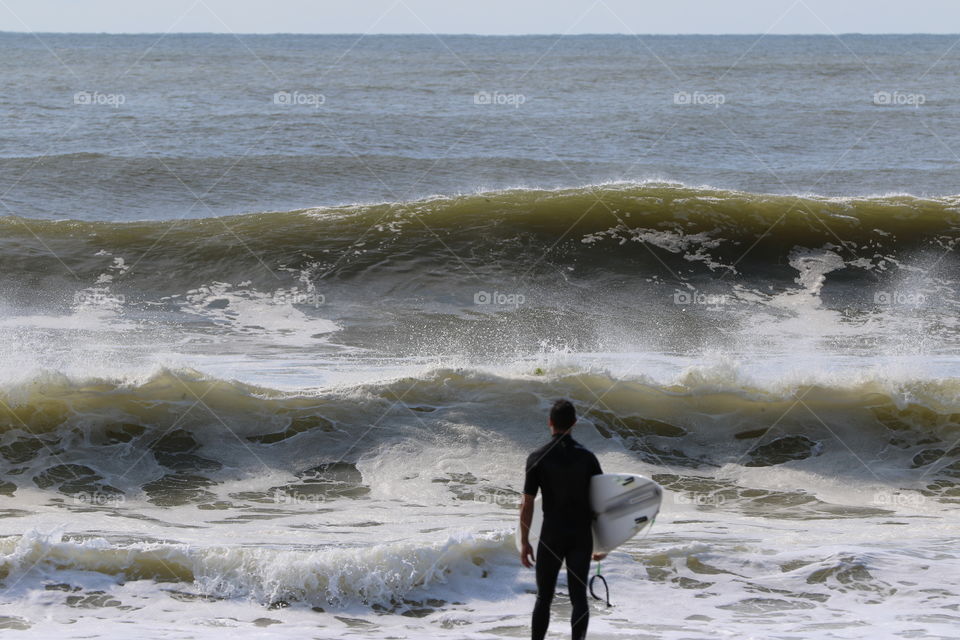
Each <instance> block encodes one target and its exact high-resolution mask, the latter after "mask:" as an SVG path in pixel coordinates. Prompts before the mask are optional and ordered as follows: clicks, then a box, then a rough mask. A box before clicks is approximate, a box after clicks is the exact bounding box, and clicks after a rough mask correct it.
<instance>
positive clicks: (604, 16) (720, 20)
mask: <svg viewBox="0 0 960 640" xmlns="http://www.w3.org/2000/svg"><path fill="white" fill-rule="evenodd" d="M0 30H2V31H70V32H100V31H106V32H113V33H116V32H166V31H175V32H176V31H183V32H196V31H200V32H231V31H232V32H237V33H277V32H286V33H291V32H293V33H430V32H436V33H481V34H517V33H641V34H647V33H766V32H770V33H831V32H833V33H852V32H859V33H956V32H958V31H960V1H958V0H909V1H899V0H898V1H888V2H877V0H658V1H656V2H652V1H649V0H596V1H592V0H583V1H580V0H473V1H471V2H466V1H464V0H340V1H336V2H329V1H321V0H312V1H311V0H269V1H265V0H163V1H160V0H0Z"/></svg>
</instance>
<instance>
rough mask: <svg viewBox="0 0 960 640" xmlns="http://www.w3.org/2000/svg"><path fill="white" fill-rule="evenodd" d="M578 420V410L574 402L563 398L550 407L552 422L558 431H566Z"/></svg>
mask: <svg viewBox="0 0 960 640" xmlns="http://www.w3.org/2000/svg"><path fill="white" fill-rule="evenodd" d="M576 421H577V410H576V409H574V408H573V403H572V402H570V401H569V400H565V399H563V398H561V399H560V400H557V401H556V402H554V403H553V406H552V407H550V423H551V424H552V425H553V426H554V428H555V429H557V430H558V431H566V430H567V429H569V428H570V427H572V426H573V425H574V423H575V422H576Z"/></svg>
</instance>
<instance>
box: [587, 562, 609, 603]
mask: <svg viewBox="0 0 960 640" xmlns="http://www.w3.org/2000/svg"><path fill="white" fill-rule="evenodd" d="M597 579H599V580H600V582H602V583H603V590H604V591H606V598H601V597H600V596H598V595H597V594H596V593H594V592H593V581H594V580H597ZM588 586H589V587H590V595H591V596H593V599H594V600H604V599H605V600H606V602H607V606H608V607H612V606H613V605H612V604H610V587H609V586H608V585H607V579H606V578H604V577H603V576H602V575H600V563H599V562H598V563H597V573H596V575H594V576H593V577H592V578H590V584H589V585H588Z"/></svg>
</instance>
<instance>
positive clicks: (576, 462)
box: [520, 400, 606, 640]
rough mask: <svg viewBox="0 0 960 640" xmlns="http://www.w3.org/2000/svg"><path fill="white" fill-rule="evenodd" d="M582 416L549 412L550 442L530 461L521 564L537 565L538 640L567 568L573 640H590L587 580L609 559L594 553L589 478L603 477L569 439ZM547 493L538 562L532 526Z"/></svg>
mask: <svg viewBox="0 0 960 640" xmlns="http://www.w3.org/2000/svg"><path fill="white" fill-rule="evenodd" d="M576 422H577V411H576V409H575V408H574V406H573V404H572V403H571V402H570V401H569V400H557V401H556V402H554V403H553V406H552V407H551V408H550V421H549V425H550V433H551V434H552V436H553V437H552V438H551V440H550V442H548V443H547V444H545V445H544V446H542V447H540V448H539V449H537V450H536V451H534V452H533V453H531V454H530V456H529V457H528V458H527V466H526V477H525V480H524V483H523V501H522V502H521V504H520V537H521V551H520V562H522V563H523V566H525V567H527V568H530V567H533V566H534V562H536V571H537V603H536V605H534V608H533V640H542V638H543V637H544V636H546V634H547V627H548V625H549V624H550V603H551V602H552V601H553V593H554V590H555V589H556V586H557V575H558V574H559V573H560V566H561V565H562V564H563V562H564V561H566V563H567V586H568V589H569V591H570V604H571V605H572V606H573V614H572V615H571V618H570V624H571V626H572V628H573V640H583V639H584V638H586V637H587V623H588V622H589V616H590V614H589V611H590V610H589V607H588V605H587V577H588V574H589V572H590V559H591V556H592V557H593V559H594V560H602V559H603V558H604V556H605V555H606V554H600V553H598V554H594V553H593V532H592V530H591V524H592V521H593V511H592V510H591V509H590V478H592V477H593V476H595V475H599V474H602V473H603V471H601V470H600V463H599V462H598V461H597V457H596V456H595V455H593V453H591V452H590V451H589V450H587V449H586V448H585V447H584V446H583V445H581V444H580V443H578V442H577V441H576V440H574V439H573V437H571V435H570V431H571V429H573V425H574V424H575V423H576ZM538 490H539V491H543V528H542V530H541V532H540V543H539V544H538V546H537V553H536V555H535V556H534V553H533V547H532V546H531V545H530V541H529V533H530V523H531V521H532V519H533V501H534V499H535V498H536V496H537V491H538Z"/></svg>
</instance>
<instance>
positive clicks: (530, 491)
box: [523, 456, 540, 496]
mask: <svg viewBox="0 0 960 640" xmlns="http://www.w3.org/2000/svg"><path fill="white" fill-rule="evenodd" d="M539 488H540V478H539V477H538V474H537V462H536V460H534V459H533V456H530V457H528V458H527V468H526V475H525V476H524V479H523V492H524V493H525V494H527V495H528V496H535V495H537V490H538V489H539Z"/></svg>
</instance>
